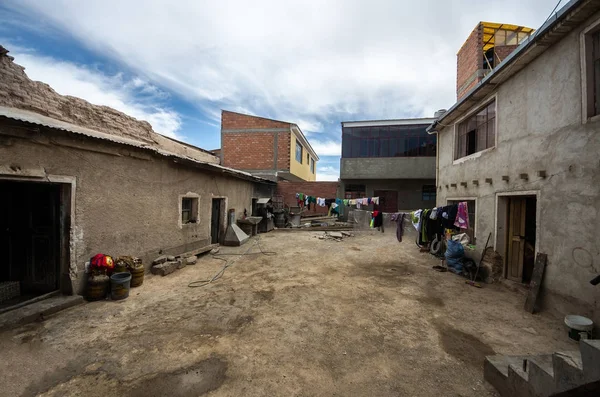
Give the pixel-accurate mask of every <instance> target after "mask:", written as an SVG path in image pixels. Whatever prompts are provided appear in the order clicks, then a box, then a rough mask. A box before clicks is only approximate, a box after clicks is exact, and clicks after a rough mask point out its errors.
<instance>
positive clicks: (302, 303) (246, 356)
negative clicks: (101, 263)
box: [0, 230, 576, 396]
mask: <svg viewBox="0 0 600 397" xmlns="http://www.w3.org/2000/svg"><path fill="white" fill-rule="evenodd" d="M319 234H322V233H317V232H272V233H269V234H266V235H261V237H260V245H261V246H262V248H263V249H264V250H265V251H274V252H276V253H277V255H273V256H266V255H262V254H256V255H247V256H242V257H234V256H231V257H228V258H229V259H230V260H231V261H235V263H234V264H233V265H232V266H231V267H229V268H228V269H227V271H226V272H225V275H224V276H223V278H222V279H220V280H218V281H217V282H215V283H213V284H211V285H208V286H206V287H203V288H189V287H188V284H189V283H190V282H192V281H195V280H201V279H206V278H209V277H210V276H212V275H213V274H214V273H215V272H216V271H218V270H219V269H220V268H221V267H222V265H223V263H224V262H223V261H221V260H217V259H215V258H213V257H211V255H205V256H203V257H201V258H200V259H199V261H198V263H197V264H196V265H194V266H187V267H186V268H184V269H182V270H179V271H177V272H175V273H173V274H171V275H168V276H166V277H160V276H152V275H146V280H145V282H144V285H143V286H141V287H139V288H136V289H132V291H131V294H130V296H129V298H128V299H126V300H124V301H119V302H113V301H102V302H93V303H87V304H84V305H80V306H77V307H74V308H71V309H68V310H65V311H63V312H60V313H58V314H56V315H54V316H51V317H49V318H47V319H45V320H44V321H41V322H37V323H33V324H29V325H26V326H22V327H20V328H16V329H13V330H10V331H5V332H4V333H2V334H0V352H2V360H0V373H1V374H2V376H1V377H0V394H1V395H3V396H17V395H26V396H29V395H39V394H41V395H44V396H63V395H78V396H108V395H114V396H117V395H121V396H163V395H172V396H198V395H206V396H486V395H492V396H495V395H496V393H495V391H494V389H493V388H492V387H491V386H489V385H487V384H486V383H485V382H484V380H483V359H484V356H485V355H489V354H494V352H495V353H499V354H529V353H540V352H550V351H553V350H557V349H571V350H572V349H576V345H574V344H571V343H570V342H569V340H568V338H567V335H566V332H565V331H564V330H563V327H562V320H561V319H560V318H556V317H554V316H552V315H551V314H549V313H541V314H537V315H534V316H532V315H530V314H527V313H526V312H525V311H524V310H523V303H524V299H525V297H524V296H523V295H521V294H519V293H516V292H514V291H511V290H509V289H507V288H506V287H505V286H503V285H500V284H494V285H484V288H482V289H476V288H474V287H471V286H468V285H466V284H465V283H464V279H462V278H460V277H458V276H455V275H453V274H451V273H438V272H435V271H433V270H432V269H431V267H432V266H433V265H436V264H439V261H438V260H436V259H435V258H433V257H432V256H431V255H429V254H426V253H419V252H418V248H417V247H416V246H415V244H414V242H412V241H411V239H410V238H406V239H405V241H404V242H403V243H398V242H397V241H396V239H395V235H394V231H392V230H386V233H384V234H381V233H378V232H375V231H365V232H356V233H355V236H354V237H349V238H346V239H344V241H342V242H335V241H329V240H319V239H317V238H315V237H314V236H315V235H319ZM254 241H255V239H252V240H250V241H249V242H248V243H246V244H245V245H243V246H242V247H235V248H233V247H223V248H222V249H221V253H228V252H245V251H247V250H248V249H249V248H251V251H250V252H258V251H259V250H258V247H257V246H256V245H254V244H255V243H254ZM252 245H253V246H252ZM251 246H252V247H251Z"/></svg>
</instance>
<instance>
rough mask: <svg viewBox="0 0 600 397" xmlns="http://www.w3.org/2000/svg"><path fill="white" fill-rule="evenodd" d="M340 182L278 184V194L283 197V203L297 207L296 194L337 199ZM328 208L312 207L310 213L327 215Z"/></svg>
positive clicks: (283, 182)
mask: <svg viewBox="0 0 600 397" xmlns="http://www.w3.org/2000/svg"><path fill="white" fill-rule="evenodd" d="M337 189H338V182H288V181H281V182H277V192H276V194H277V195H279V196H283V202H284V203H285V204H286V205H287V206H290V207H296V206H297V200H296V193H304V194H308V195H309V196H316V197H323V198H336V195H337ZM327 211H328V209H327V208H326V207H319V206H316V207H314V208H313V206H311V209H310V213H315V214H323V213H324V214H326V213H327Z"/></svg>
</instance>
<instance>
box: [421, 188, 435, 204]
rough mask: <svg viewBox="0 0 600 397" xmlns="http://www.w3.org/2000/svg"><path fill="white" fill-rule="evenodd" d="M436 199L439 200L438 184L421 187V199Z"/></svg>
mask: <svg viewBox="0 0 600 397" xmlns="http://www.w3.org/2000/svg"><path fill="white" fill-rule="evenodd" d="M426 197H427V198H426ZM436 200H437V186H436V185H423V186H422V187H421V201H433V202H436Z"/></svg>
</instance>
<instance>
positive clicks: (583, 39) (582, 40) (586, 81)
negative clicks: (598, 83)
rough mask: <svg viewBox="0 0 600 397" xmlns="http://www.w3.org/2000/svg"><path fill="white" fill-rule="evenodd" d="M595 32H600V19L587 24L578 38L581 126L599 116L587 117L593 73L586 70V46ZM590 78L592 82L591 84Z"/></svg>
mask: <svg viewBox="0 0 600 397" xmlns="http://www.w3.org/2000/svg"><path fill="white" fill-rule="evenodd" d="M597 30H600V18H599V19H597V20H596V21H594V22H592V23H591V24H589V25H588V26H587V27H586V28H585V29H584V30H583V31H582V32H581V34H580V36H579V46H580V51H579V55H580V62H581V120H582V123H583V124H586V123H587V122H590V121H591V122H593V121H598V120H600V114H596V115H594V116H589V117H588V114H589V112H590V109H589V106H590V103H589V99H590V92H589V86H590V84H593V77H592V73H593V72H594V71H593V69H592V70H588V69H589V66H590V65H589V62H588V46H589V45H591V39H590V36H591V34H593V33H596V31H597ZM589 51H591V49H589ZM588 77H589V78H588ZM590 78H591V80H592V81H591V82H590ZM598 95H600V93H598ZM592 106H593V105H592Z"/></svg>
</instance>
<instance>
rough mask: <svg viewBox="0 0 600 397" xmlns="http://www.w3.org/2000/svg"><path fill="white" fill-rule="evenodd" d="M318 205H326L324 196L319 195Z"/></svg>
mask: <svg viewBox="0 0 600 397" xmlns="http://www.w3.org/2000/svg"><path fill="white" fill-rule="evenodd" d="M317 205H318V206H319V207H325V199H324V198H323V197H317Z"/></svg>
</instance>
